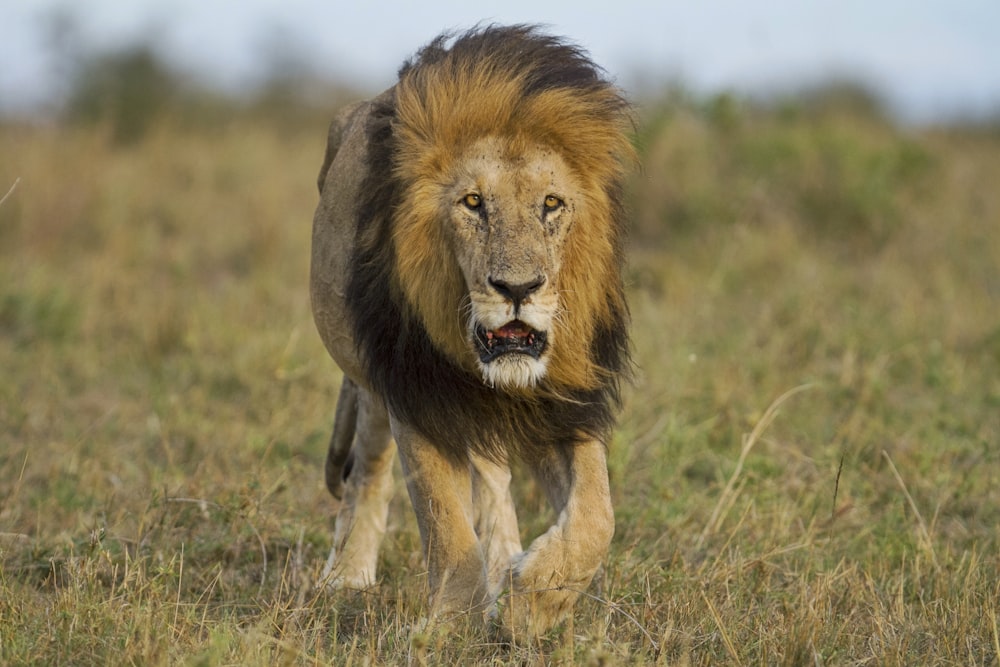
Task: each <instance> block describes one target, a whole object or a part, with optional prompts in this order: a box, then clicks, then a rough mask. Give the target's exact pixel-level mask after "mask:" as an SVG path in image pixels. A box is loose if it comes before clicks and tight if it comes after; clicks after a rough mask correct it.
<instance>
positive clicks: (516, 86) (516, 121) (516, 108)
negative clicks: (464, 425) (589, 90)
mask: <svg viewBox="0 0 1000 667" xmlns="http://www.w3.org/2000/svg"><path fill="white" fill-rule="evenodd" d="M427 69H428V70H429V71H421V72H420V73H419V76H418V77H412V78H411V79H405V78H404V79H403V80H402V81H400V83H399V85H397V87H396V105H397V114H398V125H397V128H398V130H397V132H398V133H397V137H398V140H399V144H398V146H399V152H398V159H397V162H396V165H395V170H396V174H397V175H398V176H399V177H400V178H401V180H402V182H403V183H404V185H405V188H406V193H405V204H404V206H403V207H402V209H401V211H400V217H399V220H398V223H397V237H396V238H397V239H398V243H397V246H396V247H397V252H399V253H400V254H399V257H398V261H399V278H400V284H401V287H402V289H403V291H404V292H405V293H406V294H407V296H408V297H409V298H410V299H411V301H412V303H414V304H416V306H417V310H418V314H419V315H420V316H421V318H422V319H423V322H424V324H425V325H426V326H427V329H428V331H429V332H430V333H431V336H432V338H433V339H434V340H435V341H436V342H437V343H438V344H439V345H440V346H441V348H442V349H444V350H446V351H447V352H448V353H449V354H451V355H452V356H454V357H455V358H456V359H463V358H464V357H466V356H467V355H468V344H467V342H466V340H465V338H466V334H465V331H464V330H463V327H462V326H461V321H460V320H459V319H458V318H457V317H455V313H456V312H457V311H458V310H459V309H460V308H461V304H462V301H463V299H464V298H465V295H466V286H465V284H464V283H463V281H462V277H461V274H460V272H459V271H458V269H457V267H456V266H455V264H454V262H453V261H452V259H451V258H450V257H449V249H448V244H447V243H446V241H445V240H444V238H443V236H442V229H441V225H440V224H439V221H440V217H441V213H442V211H441V209H442V201H441V197H440V188H439V187H438V186H440V184H442V183H446V182H448V180H449V178H450V176H451V174H453V173H455V172H456V171H459V170H460V166H459V165H456V162H460V161H461V159H462V158H463V157H464V156H465V152H466V149H468V147H469V146H471V145H473V144H474V143H475V142H476V141H479V140H481V139H482V138H483V136H484V134H486V133H488V134H489V135H490V136H494V137H498V138H500V139H501V141H503V142H505V143H506V144H507V145H508V146H509V148H510V152H511V153H513V154H517V153H519V152H523V150H524V147H526V146H532V145H543V146H549V147H552V148H553V149H555V150H556V151H558V152H559V154H560V156H561V157H562V158H563V159H564V160H565V161H566V162H567V163H568V164H569V165H570V167H571V168H572V170H573V173H574V176H575V177H576V178H578V179H579V181H580V183H579V189H580V191H581V192H582V193H584V197H583V199H582V201H580V202H578V204H577V210H576V211H575V215H574V230H573V232H572V233H571V234H570V235H569V237H568V238H567V242H566V245H565V247H564V249H563V252H562V257H561V258H560V259H561V262H562V269H561V279H560V282H561V283H562V284H564V285H567V286H572V289H567V290H565V291H563V292H562V293H561V294H560V298H561V299H562V301H563V306H562V308H561V316H560V318H559V319H558V320H557V321H556V338H557V340H559V341H561V343H560V345H558V346H557V347H555V349H554V350H553V354H552V361H551V365H550V371H549V377H550V379H551V381H552V383H553V384H554V385H555V386H556V387H560V386H565V387H573V388H590V387H593V386H594V385H595V384H596V382H597V381H598V378H597V377H596V374H597V373H596V369H595V367H594V365H593V363H592V360H591V359H590V356H589V354H590V342H591V340H592V332H593V330H594V327H595V326H596V325H597V324H599V323H601V322H602V320H604V319H605V318H607V317H609V313H608V310H607V305H606V300H605V295H606V291H605V290H606V289H607V286H608V285H614V284H617V283H618V282H619V281H620V278H619V276H618V275H617V267H616V266H615V265H614V252H615V249H614V248H613V247H612V242H611V234H612V230H611V225H612V224H613V222H612V210H611V202H610V201H608V197H607V194H606V187H607V185H608V183H613V182H617V181H619V180H620V179H621V178H622V171H623V168H624V164H626V163H627V161H629V160H631V159H632V158H633V151H632V147H631V144H630V143H629V141H628V138H627V136H626V135H625V133H624V132H623V128H622V127H621V125H620V122H621V121H622V120H623V118H622V117H620V116H619V117H618V118H614V119H608V117H607V115H606V114H602V115H598V114H595V113H594V110H595V108H599V107H601V106H602V105H606V104H608V103H609V100H608V99H606V96H611V95H613V94H614V91H613V90H602V91H599V92H598V93H595V94H594V95H593V96H588V97H581V96H580V95H579V94H578V93H573V92H569V91H566V90H551V91H546V92H544V93H542V94H540V95H538V96H537V97H535V98H532V99H529V100H525V99H524V98H523V96H521V95H520V90H521V87H522V85H523V83H522V82H521V81H519V80H517V79H511V78H510V77H509V74H507V73H505V72H502V71H497V70H496V68H495V67H494V66H493V63H489V62H484V63H481V65H480V66H479V67H476V68H474V69H471V70H469V71H460V72H458V73H457V76H455V74H456V73H455V72H453V71H448V70H447V69H446V68H444V67H436V68H435V67H430V68H427ZM417 79H422V80H417ZM426 91H431V93H432V95H431V96H427V95H422V94H421V93H424V92H426ZM616 120H617V121H618V122H617V123H616V122H614V121H616ZM531 241H532V239H530V238H522V239H515V242H520V243H530V242H531ZM428 269H433V271H432V272H428ZM570 341H572V342H570Z"/></svg>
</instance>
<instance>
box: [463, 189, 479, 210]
mask: <svg viewBox="0 0 1000 667" xmlns="http://www.w3.org/2000/svg"><path fill="white" fill-rule="evenodd" d="M462 203H463V204H465V206H466V208H470V209H472V210H473V211H474V210H476V209H477V208H479V207H480V206H482V205H483V198H482V197H481V196H480V195H477V194H476V193H475V192H470V193H469V194H467V195H465V196H464V197H462Z"/></svg>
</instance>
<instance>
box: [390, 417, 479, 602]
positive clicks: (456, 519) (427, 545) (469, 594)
mask: <svg viewBox="0 0 1000 667" xmlns="http://www.w3.org/2000/svg"><path fill="white" fill-rule="evenodd" d="M392 432H393V435H394V436H395V437H396V442H397V444H398V445H399V459H400V463H401V464H402V467H403V474H404V476H405V477H406V487H407V489H408V491H409V493H410V500H411V501H412V503H413V510H414V513H415V514H416V517H417V525H418V526H419V528H420V540H421V543H422V544H423V550H424V557H425V558H426V562H427V570H428V583H429V586H430V598H431V600H430V601H431V616H432V617H434V618H436V619H440V620H446V621H447V620H450V619H451V618H454V617H457V616H461V615H464V614H466V613H468V612H470V611H471V612H480V613H481V612H482V610H483V609H484V608H485V606H486V603H487V595H488V591H487V583H486V561H485V558H484V554H483V550H482V547H481V546H480V543H479V540H478V538H477V536H476V532H475V529H474V519H475V517H474V511H473V506H472V477H471V474H470V469H469V463H468V461H467V460H466V461H456V460H454V459H453V458H451V457H448V456H446V455H445V454H444V453H442V452H441V451H440V450H439V449H438V448H437V447H435V446H434V445H433V444H432V443H430V442H429V441H427V440H426V439H425V438H424V437H422V436H421V435H419V434H418V433H416V432H415V431H414V430H413V429H412V428H410V427H409V426H407V425H405V424H402V423H400V422H398V421H397V420H395V419H393V420H392Z"/></svg>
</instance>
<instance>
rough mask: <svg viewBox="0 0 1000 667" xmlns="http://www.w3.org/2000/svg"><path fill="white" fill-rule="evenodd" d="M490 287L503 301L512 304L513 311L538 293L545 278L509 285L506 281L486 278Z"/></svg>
mask: <svg viewBox="0 0 1000 667" xmlns="http://www.w3.org/2000/svg"><path fill="white" fill-rule="evenodd" d="M488 281H489V283H490V287H492V288H493V289H495V290H496V291H497V292H499V293H500V294H501V295H502V296H503V297H504V298H505V299H507V300H508V301H510V302H511V303H513V304H514V310H517V309H519V308H520V307H521V304H522V303H524V301H525V300H526V299H527V298H528V297H529V296H531V295H532V294H534V293H535V292H537V291H538V288H540V287H541V286H542V285H544V284H545V276H537V277H536V278H535V279H534V280H531V281H529V282H525V283H510V282H507V281H506V280H494V279H493V278H488Z"/></svg>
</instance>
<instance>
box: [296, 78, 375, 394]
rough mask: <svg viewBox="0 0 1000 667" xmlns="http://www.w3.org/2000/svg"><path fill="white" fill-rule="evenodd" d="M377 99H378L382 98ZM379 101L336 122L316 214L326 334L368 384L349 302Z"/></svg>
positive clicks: (315, 248) (316, 261)
mask: <svg viewBox="0 0 1000 667" xmlns="http://www.w3.org/2000/svg"><path fill="white" fill-rule="evenodd" d="M376 99H377V98H376ZM373 103H374V100H366V101H363V102H357V103H355V104H352V105H350V106H347V107H345V108H344V109H343V110H341V112H340V113H338V114H337V116H336V118H335V119H334V120H333V122H332V123H331V124H330V130H329V135H328V138H327V147H326V155H325V157H324V159H323V166H322V168H321V169H320V172H319V177H318V179H317V180H318V183H317V184H318V186H319V190H320V201H319V205H318V206H317V208H316V214H315V217H314V218H313V233H312V261H311V267H310V281H309V282H310V296H311V299H312V310H313V319H314V320H315V322H316V327H317V329H318V330H319V333H320V337H321V338H322V339H323V343H324V344H325V345H326V348H327V350H328V351H329V352H330V354H331V355H332V356H333V358H334V360H335V361H336V362H337V364H338V365H339V366H340V368H341V369H342V370H343V371H344V373H346V374H347V375H349V376H351V377H352V378H353V379H354V380H355V381H357V382H362V383H363V375H362V372H361V365H360V362H359V360H358V358H357V354H356V346H355V345H354V341H353V339H352V336H351V328H350V326H349V319H348V313H347V306H346V303H345V301H344V292H345V289H346V285H347V280H348V275H349V271H350V265H351V262H352V260H353V256H354V249H355V237H356V234H357V216H358V201H359V198H360V192H361V187H362V183H363V182H364V180H365V178H366V176H367V172H368V169H369V161H368V159H367V158H368V136H367V131H366V128H367V125H368V120H369V118H370V115H371V110H372V107H373Z"/></svg>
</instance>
